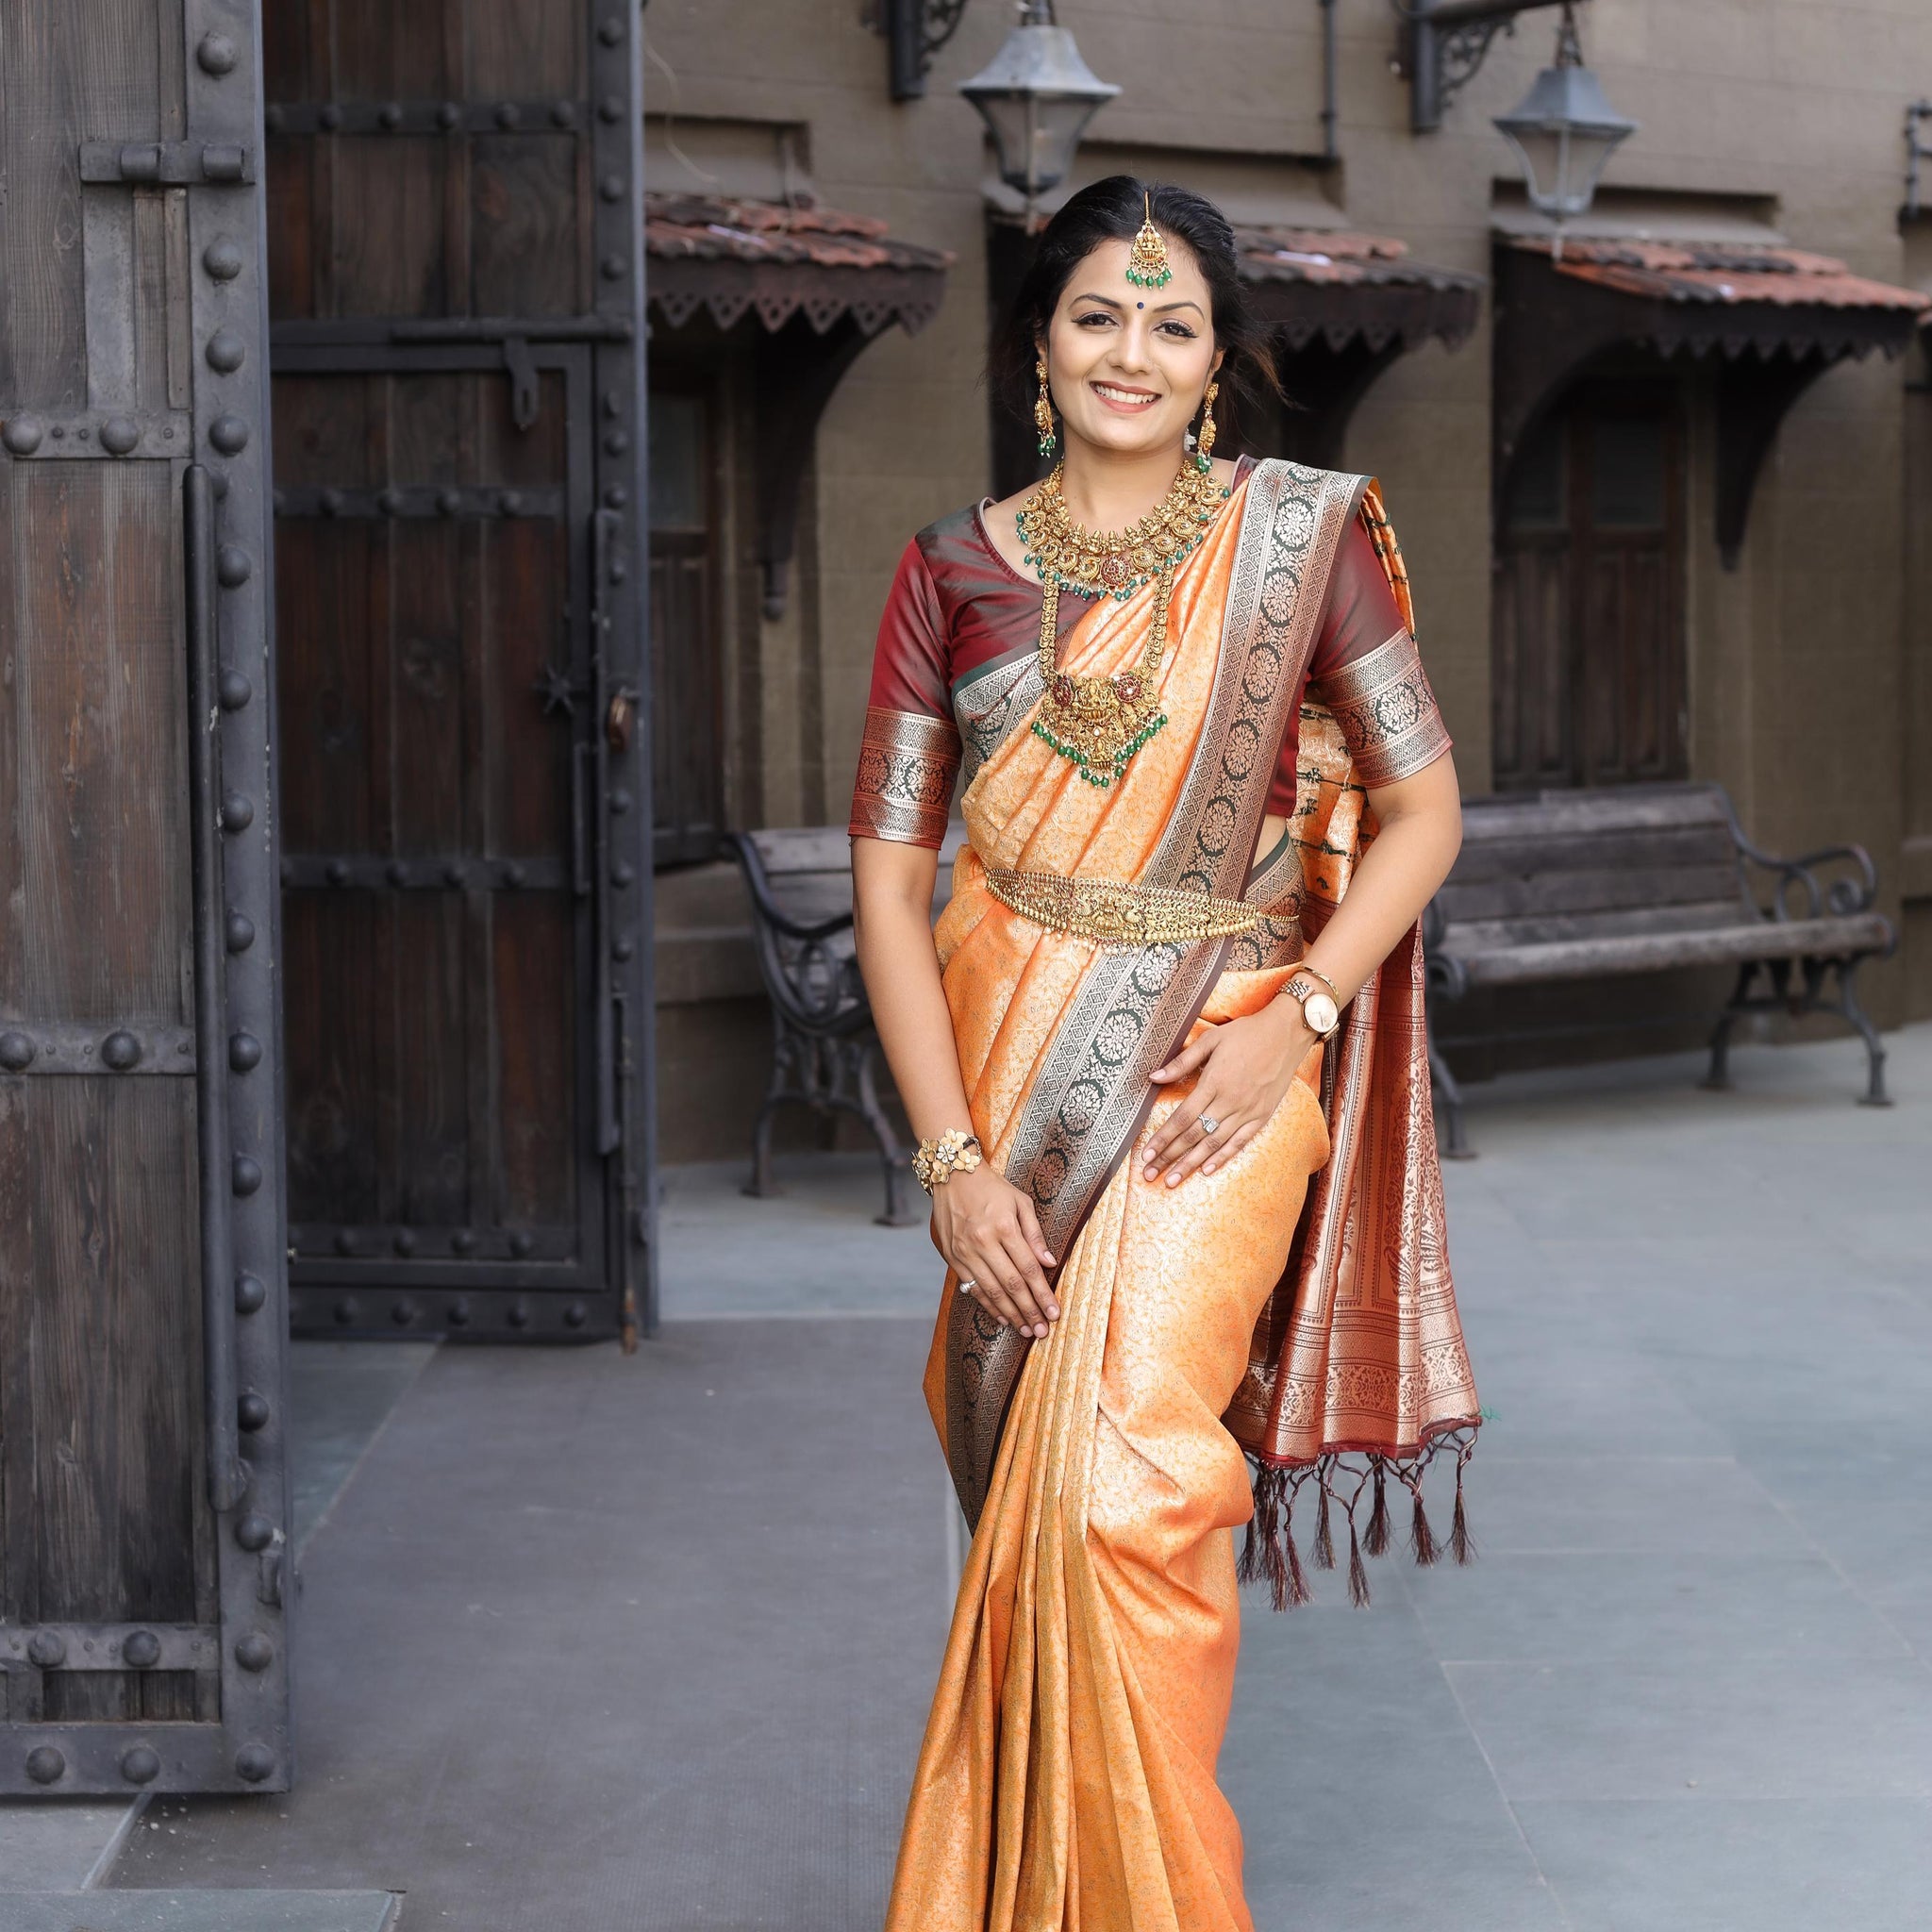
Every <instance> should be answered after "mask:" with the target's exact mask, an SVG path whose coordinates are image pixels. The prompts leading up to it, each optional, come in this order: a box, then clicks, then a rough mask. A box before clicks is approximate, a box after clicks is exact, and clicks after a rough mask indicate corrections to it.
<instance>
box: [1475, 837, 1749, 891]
mask: <svg viewBox="0 0 1932 1932" xmlns="http://www.w3.org/2000/svg"><path fill="white" fill-rule="evenodd" d="M1736 855H1737V847H1736V846H1735V845H1734V844H1733V843H1732V842H1731V832H1730V827H1729V826H1728V825H1725V824H1694V825H1659V826H1646V827H1642V828H1641V829H1638V830H1634V831H1633V830H1631V829H1630V828H1629V827H1628V826H1619V827H1616V828H1614V829H1611V830H1593V831H1588V832H1551V833H1541V832H1539V833H1535V834H1532V835H1529V836H1526V837H1523V838H1508V839H1478V840H1475V841H1469V842H1465V843H1464V845H1463V848H1462V851H1461V853H1460V854H1459V855H1458V857H1457V860H1456V874H1455V877H1456V883H1457V885H1458V886H1462V885H1476V884H1479V883H1481V882H1482V881H1484V880H1486V879H1504V878H1542V877H1545V876H1547V875H1548V874H1552V873H1566V872H1607V871H1611V870H1613V869H1615V868H1616V867H1619V866H1674V865H1722V866H1727V867H1735V865H1736V863H1737V858H1736Z"/></svg>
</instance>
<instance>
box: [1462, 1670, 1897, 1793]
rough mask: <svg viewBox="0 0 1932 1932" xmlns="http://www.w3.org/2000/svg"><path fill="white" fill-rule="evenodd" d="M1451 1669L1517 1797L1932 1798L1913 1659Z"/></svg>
mask: <svg viewBox="0 0 1932 1932" xmlns="http://www.w3.org/2000/svg"><path fill="white" fill-rule="evenodd" d="M1444 1669H1445V1671H1446V1673H1447V1674H1448V1677H1449V1680H1450V1682H1451V1683H1452V1684H1453V1685H1454V1686H1455V1687H1456V1692H1457V1697H1458V1698H1459V1699H1460V1701H1461V1705H1462V1708H1463V1711H1464V1713H1465V1714H1466V1715H1467V1717H1468V1719H1469V1722H1470V1724H1471V1726H1472V1727H1473V1729H1474V1732H1475V1735H1476V1737H1477V1738H1478V1739H1479V1740H1481V1742H1482V1746H1483V1749H1484V1751H1485V1752H1486V1753H1487V1755H1488V1757H1489V1759H1490V1762H1491V1764H1492V1765H1493V1766H1494V1767H1495V1772H1496V1776H1497V1778H1498V1780H1499V1781H1500V1783H1501V1785H1502V1787H1503V1790H1505V1791H1506V1792H1507V1794H1508V1796H1509V1797H1510V1798H1511V1799H1512V1800H1514V1799H1518V1798H1530V1797H1541V1798H1665V1797H1680V1796H1683V1795H1686V1794H1687V1793H1690V1792H1693V1791H1696V1792H1702V1793H1703V1794H1704V1795H1705V1796H1707V1797H1726V1798H1760V1797H1761V1798H1792V1797H1820V1798H1840V1797H1844V1798H1857V1797H1874V1798H1918V1797H1927V1796H1932V1671H1928V1669H1927V1668H1926V1666H1925V1664H1924V1662H1923V1661H1921V1660H1920V1659H1919V1658H1917V1657H1815V1658H1812V1659H1809V1660H1808V1661H1807V1664H1806V1666H1805V1668H1804V1669H1803V1670H1802V1671H1798V1670H1793V1669H1791V1668H1790V1665H1789V1663H1788V1662H1787V1661H1786V1660H1784V1659H1782V1658H1764V1657H1738V1658H1731V1659H1726V1660H1715V1659H1712V1658H1710V1657H1685V1658H1683V1659H1682V1660H1681V1661H1674V1662H1673V1663H1670V1664H1667V1665H1659V1664H1657V1662H1652V1663H1650V1664H1648V1665H1645V1666H1643V1667H1636V1666H1625V1665H1618V1664H1560V1665H1549V1664H1544V1665H1535V1664H1488V1663H1450V1664H1446V1665H1445V1666H1444Z"/></svg>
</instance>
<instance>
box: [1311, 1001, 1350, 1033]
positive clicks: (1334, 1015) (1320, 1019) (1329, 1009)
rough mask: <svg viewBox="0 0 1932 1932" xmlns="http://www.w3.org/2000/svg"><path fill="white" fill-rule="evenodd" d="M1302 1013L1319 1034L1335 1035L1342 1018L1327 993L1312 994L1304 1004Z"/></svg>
mask: <svg viewBox="0 0 1932 1932" xmlns="http://www.w3.org/2000/svg"><path fill="white" fill-rule="evenodd" d="M1302 1013H1303V1015H1304V1017H1305V1018H1306V1019H1307V1023H1308V1024H1309V1025H1310V1026H1312V1027H1313V1028H1314V1029H1315V1031H1316V1032H1317V1033H1333V1032H1334V1031H1335V1024H1336V1022H1337V1021H1338V1020H1340V1019H1341V1013H1340V1012H1339V1011H1338V1010H1337V1009H1336V1006H1335V1002H1334V1001H1333V1000H1332V999H1330V998H1329V997H1328V995H1327V994H1326V993H1325V992H1311V993H1310V994H1309V995H1308V996H1307V999H1305V1000H1304V1001H1303V1002H1302Z"/></svg>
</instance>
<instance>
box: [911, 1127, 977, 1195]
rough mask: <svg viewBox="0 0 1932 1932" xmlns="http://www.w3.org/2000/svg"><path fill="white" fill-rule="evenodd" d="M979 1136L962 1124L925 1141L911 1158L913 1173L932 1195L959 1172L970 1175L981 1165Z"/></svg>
mask: <svg viewBox="0 0 1932 1932" xmlns="http://www.w3.org/2000/svg"><path fill="white" fill-rule="evenodd" d="M979 1158H980V1156H979V1136H978V1135H977V1134H969V1133H968V1132H967V1131H966V1130H965V1129H964V1128H963V1127H948V1128H947V1129H946V1131H945V1132H944V1133H943V1134H935V1135H934V1136H933V1137H932V1139H931V1140H930V1141H921V1142H920V1143H919V1148H918V1151H917V1152H916V1153H915V1154H914V1155H913V1157H912V1172H913V1173H914V1174H917V1175H918V1176H919V1185H920V1186H921V1187H922V1188H924V1190H925V1191H926V1192H927V1193H928V1194H929V1193H931V1192H932V1191H933V1190H934V1189H935V1188H936V1187H938V1186H939V1185H940V1183H941V1181H944V1180H949V1179H951V1178H952V1176H953V1175H954V1174H971V1173H972V1172H973V1170H974V1168H975V1167H977V1166H978V1165H979Z"/></svg>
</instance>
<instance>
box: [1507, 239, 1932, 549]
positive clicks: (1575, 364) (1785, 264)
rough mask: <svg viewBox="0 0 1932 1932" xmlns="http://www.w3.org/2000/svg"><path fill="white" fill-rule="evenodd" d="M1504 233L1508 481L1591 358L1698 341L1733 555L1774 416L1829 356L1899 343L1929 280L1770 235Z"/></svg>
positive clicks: (1908, 332)
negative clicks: (1710, 390) (1866, 267)
mask: <svg viewBox="0 0 1932 1932" xmlns="http://www.w3.org/2000/svg"><path fill="white" fill-rule="evenodd" d="M1497 242H1498V246H1497V249H1496V331H1495V341H1494V358H1495V371H1494V374H1495V380H1494V397H1495V418H1494V421H1495V440H1496V441H1495V460H1494V463H1493V466H1492V473H1493V476H1494V479H1495V487H1496V489H1497V491H1499V492H1500V491H1502V490H1503V488H1504V486H1505V481H1506V479H1507V475H1508V472H1509V466H1510V464H1511V462H1512V461H1513V460H1514V458H1515V456H1516V452H1517V451H1518V450H1519V449H1520V448H1521V447H1522V446H1523V442H1524V438H1525V437H1526V436H1527V435H1528V434H1529V432H1530V430H1531V428H1532V427H1533V426H1534V425H1535V424H1536V422H1537V421H1538V419H1539V417H1540V416H1541V413H1542V411H1543V410H1545V409H1546V408H1550V407H1551V406H1552V405H1553V403H1554V402H1555V401H1556V399H1557V397H1558V396H1559V395H1560V394H1561V393H1562V391H1564V389H1565V388H1566V386H1567V385H1568V384H1569V383H1570V382H1572V381H1573V380H1574V379H1575V377H1576V376H1577V375H1578V374H1579V373H1580V372H1581V371H1582V370H1583V369H1584V367H1585V366H1586V365H1587V364H1589V363H1590V362H1591V361H1592V360H1594V359H1595V358H1599V357H1601V356H1604V355H1606V354H1607V353H1610V352H1614V351H1618V350H1621V349H1624V348H1626V347H1629V346H1631V345H1635V346H1637V347H1640V348H1642V349H1648V350H1654V351H1655V352H1656V353H1657V354H1658V355H1660V356H1663V357H1666V358H1674V357H1677V356H1679V355H1684V356H1688V357H1689V358H1691V361H1692V362H1693V363H1698V364H1702V365H1705V366H1707V368H1708V369H1709V370H1710V372H1711V379H1712V381H1713V383H1714V388H1715V392H1716V401H1717V479H1716V480H1717V490H1716V510H1717V542H1718V551H1719V555H1720V557H1721V558H1723V560H1724V565H1725V567H1726V568H1727V569H1729V568H1734V567H1735V566H1736V565H1737V563H1738V560H1739V557H1740V551H1741V548H1742V545H1743V541H1744V535H1745V529H1746V525H1747V524H1748V521H1749V518H1750V513H1751V499H1752V495H1753V492H1754V491H1755V490H1756V487H1757V476H1758V472H1759V470H1760V468H1761V466H1762V464H1763V461H1764V458H1765V456H1766V454H1767V453H1768V451H1769V450H1770V448H1771V446H1772V443H1773V442H1774V440H1775V439H1776V436H1777V431H1778V427H1779V425H1780V424H1781V423H1782V422H1783V420H1784V418H1785V416H1786V414H1787V413H1788V412H1789V411H1790V408H1791V406H1792V404H1793V403H1795V402H1796V401H1797V399H1798V398H1799V396H1801V395H1802V394H1803V393H1804V392H1805V391H1806V390H1807V388H1809V387H1810V385H1811V384H1812V383H1814V382H1816V381H1817V380H1818V378H1819V377H1820V376H1821V375H1824V373H1825V372H1826V371H1827V370H1829V369H1831V368H1833V367H1834V366H1835V365H1836V364H1838V363H1840V362H1842V361H1844V360H1845V359H1847V358H1851V357H1860V356H1866V355H1869V354H1870V353H1871V351H1872V350H1874V349H1879V350H1882V351H1883V352H1884V353H1885V354H1886V355H1888V356H1896V355H1898V354H1899V353H1900V351H1902V350H1903V349H1904V348H1905V347H1906V346H1907V343H1909V342H1910V341H1911V340H1912V337H1913V334H1914V332H1915V331H1916V330H1917V329H1918V327H1919V325H1920V324H1921V323H1922V321H1924V318H1925V317H1926V315H1927V314H1928V313H1932V296H1927V295H1923V294H1921V293H1919V292H1918V291H1916V290H1913V289H1901V288H1897V287H1895V286H1893V285H1892V284H1891V283H1890V282H1874V281H1872V280H1870V279H1869V278H1868V277H1866V276H1864V275H1853V274H1852V273H1851V271H1850V270H1849V269H1848V268H1847V267H1846V266H1845V264H1844V263H1843V262H1841V261H1838V260H1835V259H1834V258H1832V257H1830V256H1828V255H1812V254H1808V253H1807V251H1805V250H1804V249H1800V248H1787V247H1785V246H1783V245H1782V244H1779V243H1774V242H1769V241H1766V242H1725V241H1713V242H1698V241H1690V240H1674V241H1668V242H1662V241H1647V240H1641V239H1636V238H1629V239H1625V238H1621V237H1619V238H1604V237H1597V238H1587V237H1580V236H1566V237H1565V238H1564V240H1563V243H1562V247H1561V249H1560V251H1559V250H1558V249H1557V246H1556V244H1555V242H1554V241H1553V239H1552V238H1551V237H1549V236H1547V235H1504V236H1499V237H1498V238H1497Z"/></svg>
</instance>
